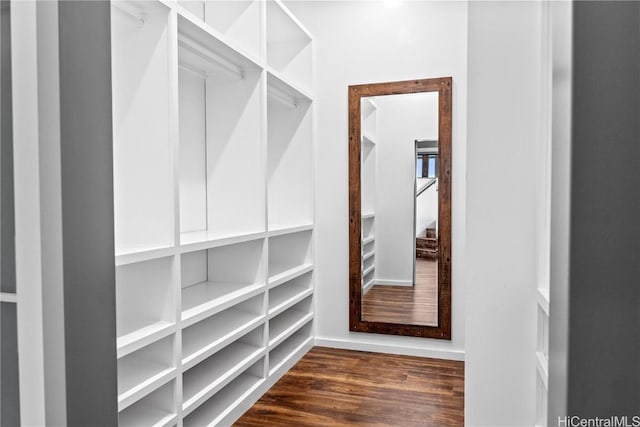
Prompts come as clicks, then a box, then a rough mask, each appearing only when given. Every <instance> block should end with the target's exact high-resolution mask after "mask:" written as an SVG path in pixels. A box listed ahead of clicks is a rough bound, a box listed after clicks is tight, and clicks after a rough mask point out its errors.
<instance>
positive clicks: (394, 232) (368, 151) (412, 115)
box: [360, 92, 438, 326]
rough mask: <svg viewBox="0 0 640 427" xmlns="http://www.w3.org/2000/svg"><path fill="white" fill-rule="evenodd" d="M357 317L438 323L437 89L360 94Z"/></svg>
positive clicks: (390, 321) (413, 323) (402, 322)
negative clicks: (359, 312)
mask: <svg viewBox="0 0 640 427" xmlns="http://www.w3.org/2000/svg"><path fill="white" fill-rule="evenodd" d="M360 102H361V105H360V112H361V123H360V128H361V134H362V148H361V156H362V157H361V191H362V195H361V210H362V224H361V225H362V238H363V240H362V277H363V289H362V302H361V303H362V320H364V321H374V322H388V323H400V324H412V325H426V326H437V325H438V274H437V272H438V261H437V258H438V256H437V254H438V243H437V242H438V238H437V236H438V167H437V165H438V92H421V93H410V94H399V95H382V96H372V97H363V98H361V100H360Z"/></svg>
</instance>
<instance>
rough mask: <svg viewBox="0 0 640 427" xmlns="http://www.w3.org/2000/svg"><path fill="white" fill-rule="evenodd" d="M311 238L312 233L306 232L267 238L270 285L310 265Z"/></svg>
mask: <svg viewBox="0 0 640 427" xmlns="http://www.w3.org/2000/svg"><path fill="white" fill-rule="evenodd" d="M311 236H312V231H311V230H308V231H302V232H299V233H291V234H285V235H282V236H276V237H270V238H269V282H270V283H272V282H275V281H280V280H282V278H283V277H286V276H289V275H292V274H295V273H296V272H298V273H299V272H300V271H301V270H303V269H305V268H307V267H309V266H311V265H312V261H311ZM293 277H295V276H293Z"/></svg>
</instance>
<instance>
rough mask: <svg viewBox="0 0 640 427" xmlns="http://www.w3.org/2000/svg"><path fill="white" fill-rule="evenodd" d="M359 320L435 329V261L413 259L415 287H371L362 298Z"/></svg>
mask: <svg viewBox="0 0 640 427" xmlns="http://www.w3.org/2000/svg"><path fill="white" fill-rule="evenodd" d="M362 320H364V321H369V322H388V323H401V324H408V325H426V326H437V325H438V263H437V261H433V260H428V259H424V258H416V283H415V286H388V285H377V284H376V285H374V286H373V287H372V288H371V289H370V290H369V292H367V293H366V294H365V295H364V297H363V298H362Z"/></svg>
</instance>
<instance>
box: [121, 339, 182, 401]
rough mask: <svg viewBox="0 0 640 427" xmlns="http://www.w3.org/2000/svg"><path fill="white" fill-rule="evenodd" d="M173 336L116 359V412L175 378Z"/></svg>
mask: <svg viewBox="0 0 640 427" xmlns="http://www.w3.org/2000/svg"><path fill="white" fill-rule="evenodd" d="M174 339H175V337H174V336H170V337H166V338H163V339H162V340H160V341H157V342H155V343H153V344H151V345H149V346H146V347H144V348H142V349H140V350H138V351H136V352H135V353H131V354H129V355H127V356H125V357H122V358H120V359H118V410H120V411H122V410H123V409H125V408H127V407H128V406H129V405H131V404H132V403H134V402H136V401H137V400H139V399H140V398H142V397H144V396H146V395H147V394H149V393H150V392H152V391H154V390H156V389H157V388H159V387H160V386H162V385H163V384H165V383H167V382H168V381H169V380H171V379H172V378H173V377H175V375H176V368H175V366H174V362H173V347H174Z"/></svg>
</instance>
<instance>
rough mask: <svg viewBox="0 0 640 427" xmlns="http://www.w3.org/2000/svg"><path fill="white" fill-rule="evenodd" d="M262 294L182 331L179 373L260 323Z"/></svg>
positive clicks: (262, 319)
mask: <svg viewBox="0 0 640 427" xmlns="http://www.w3.org/2000/svg"><path fill="white" fill-rule="evenodd" d="M263 300H264V294H260V295H257V296H255V297H253V298H251V299H249V300H247V301H244V302H242V303H240V304H238V305H235V306H233V307H230V308H228V309H226V310H224V311H222V312H220V313H217V314H215V315H213V316H211V317H208V318H206V319H205V320H202V321H200V322H198V323H195V324H193V325H191V326H189V327H188V328H186V329H183V331H182V365H183V369H188V368H190V367H191V366H193V365H195V364H197V363H199V362H201V361H202V360H204V359H205V358H207V357H208V356H210V355H211V354H213V353H215V352H217V351H218V350H220V349H221V348H223V347H225V346H226V345H228V344H229V343H231V342H233V341H235V340H236V339H237V338H238V337H240V336H242V335H245V334H246V333H247V332H249V331H251V330H253V329H255V328H256V327H257V326H259V325H260V324H262V323H263V322H264V318H265V316H264V315H263V314H262V310H263Z"/></svg>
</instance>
